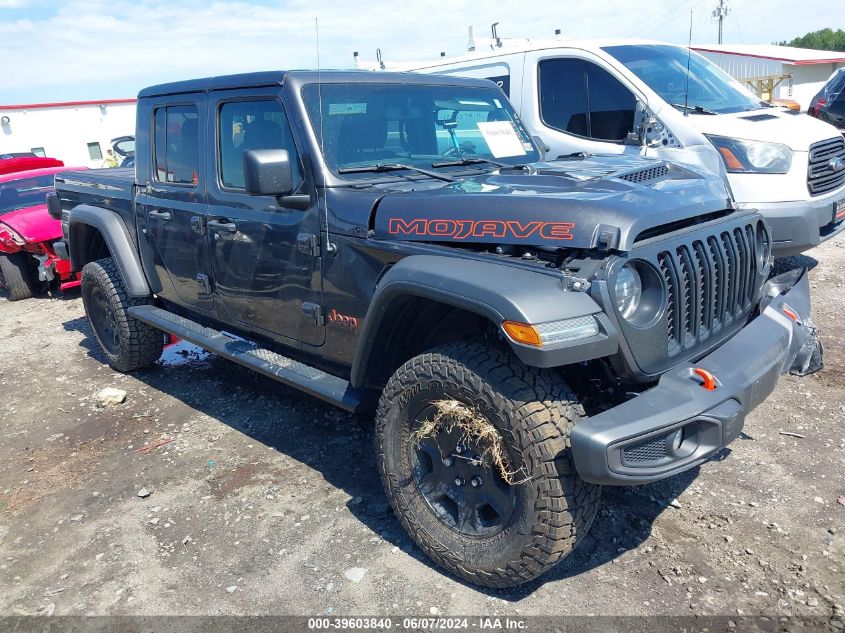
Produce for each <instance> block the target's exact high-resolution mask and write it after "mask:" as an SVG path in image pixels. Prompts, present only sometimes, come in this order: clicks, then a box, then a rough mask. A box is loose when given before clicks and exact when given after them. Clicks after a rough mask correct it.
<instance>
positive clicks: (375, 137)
mask: <svg viewBox="0 0 845 633" xmlns="http://www.w3.org/2000/svg"><path fill="white" fill-rule="evenodd" d="M302 94H303V98H304V99H305V105H306V107H307V109H308V115H309V117H310V118H311V123H312V125H313V126H314V130H315V133H316V135H317V138H318V141H319V142H320V144H321V145H322V148H323V152H324V154H325V159H326V162H327V164H328V166H329V168H330V169H331V170H332V171H333V172H334V173H336V174H337V173H342V174H343V177H344V178H380V179H384V178H386V177H387V178H399V177H404V178H411V177H413V178H419V177H420V176H421V175H422V176H425V174H421V172H419V171H413V170H410V169H407V167H414V168H422V169H429V170H430V169H431V168H432V167H434V168H435V169H437V170H438V171H441V172H450V171H460V170H466V169H475V170H477V169H490V168H494V167H495V165H494V164H488V163H484V162H483V160H473V159H489V160H492V161H495V162H496V163H502V164H506V165H522V164H525V163H532V162H536V161H538V160H539V159H540V156H539V154H538V153H537V150H536V148H535V147H534V144H533V142H532V140H531V136H530V135H529V133H528V130H526V129H525V127H524V126H523V125H522V123H521V122H520V121H519V119H518V118H517V116H516V114H515V113H514V111H513V108H512V107H511V105H510V103H508V101H507V100H506V99H505V98H504V97H503V96H502V93H501V92H500V91H499V90H496V89H495V88H493V87H491V88H489V89H487V88H464V87H458V86H425V85H413V84H412V85H408V84H405V85H397V84H372V83H366V84H352V85H349V84H322V85H321V86H319V89H318V86H317V85H316V84H310V85H308V86H305V88H303V93H302ZM318 94H321V95H322V107H321V105H320V99H318ZM321 117H322V119H321ZM439 163H450V164H449V165H440V164H439ZM374 165H381V166H393V168H394V169H392V170H391V171H394V172H395V173H384V172H383V171H360V172H359V171H358V170H357V169H356V168H359V167H360V168H363V167H367V166H370V167H372V166H374ZM400 165H401V166H407V167H406V168H404V169H407V171H403V170H402V169H395V167H397V166H400Z"/></svg>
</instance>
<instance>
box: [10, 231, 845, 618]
mask: <svg viewBox="0 0 845 633" xmlns="http://www.w3.org/2000/svg"><path fill="white" fill-rule="evenodd" d="M812 255H813V257H814V258H815V260H818V265H817V266H816V267H815V269H814V270H813V272H812V285H813V291H814V293H815V296H814V301H815V319H816V322H817V324H818V325H819V327H820V328H821V330H822V338H823V340H824V343H825V345H826V352H827V355H826V368H825V369H824V371H822V372H821V373H819V374H817V375H815V376H812V377H810V378H806V379H797V378H794V377H786V378H784V379H783V380H782V381H781V383H780V385H779V386H778V389H777V391H776V392H775V394H774V395H773V396H772V397H771V398H770V399H769V400H768V401H767V402H766V403H764V404H763V405H762V406H761V407H760V408H759V409H758V410H757V411H755V412H754V413H753V415H751V417H750V418H749V420H748V422H747V425H746V428H745V435H744V436H743V437H742V439H741V440H739V441H737V442H735V443H734V445H733V446H732V447H731V449H732V450H730V451H729V452H728V453H729V454H727V455H726V456H724V457H723V458H722V459H719V460H718V461H711V462H709V463H707V464H705V465H704V466H702V467H701V468H700V469H696V470H695V471H692V472H689V473H687V474H684V475H682V476H678V477H675V478H673V479H670V480H668V481H665V482H662V483H660V484H655V485H651V486H644V487H640V488H636V489H606V490H605V493H604V497H603V502H602V507H601V510H600V514H599V517H598V518H597V520H596V523H595V525H594V527H593V529H592V532H591V534H590V536H589V537H588V538H587V540H586V541H585V542H584V544H583V545H582V546H581V547H580V548H579V550H577V551H576V552H575V553H574V554H573V555H572V556H570V557H569V559H567V560H566V561H565V562H564V564H563V565H561V566H559V567H558V568H557V569H556V570H554V571H553V572H552V573H551V574H548V575H546V576H545V577H543V578H542V579H541V580H539V581H537V582H535V583H533V584H531V585H528V586H526V587H523V588H520V589H517V590H511V591H501V592H494V591H481V590H478V589H476V588H474V587H472V586H468V585H466V584H463V583H461V582H459V581H456V580H454V579H452V578H451V577H448V576H446V575H444V574H443V573H441V572H440V571H439V570H438V569H436V568H434V567H433V566H432V565H431V564H430V563H429V562H428V561H427V559H425V558H424V557H423V556H422V554H421V553H420V552H419V551H418V550H417V549H416V548H414V547H413V546H412V544H411V542H410V541H409V540H408V538H407V537H406V536H405V535H404V533H403V532H402V530H401V528H400V526H399V524H398V523H397V521H396V520H395V519H394V518H393V516H392V514H391V513H390V511H389V509H388V506H387V503H386V501H385V497H384V495H383V493H382V490H381V487H380V484H379V481H378V478H377V475H376V469H375V466H374V463H373V453H372V450H371V446H372V436H371V430H370V423H369V421H368V420H362V419H357V418H354V417H352V416H349V415H347V414H345V413H342V412H340V411H339V410H336V409H334V408H332V407H330V406H328V405H323V404H321V403H320V402H318V401H316V400H313V399H311V398H309V397H307V396H305V395H301V394H299V393H297V392H294V391H292V390H288V389H286V388H284V387H281V386H278V385H276V384H275V383H272V382H270V381H268V380H264V379H263V378H260V377H257V376H255V375H253V374H251V373H249V372H248V371H247V370H244V369H241V368H239V367H237V366H235V365H232V364H230V363H228V362H226V361H222V360H220V359H217V358H215V357H209V356H207V355H205V354H202V353H197V352H196V351H195V348H185V349H182V350H181V353H180V349H176V350H170V351H169V353H168V355H167V358H166V359H165V360H164V361H163V362H161V363H160V365H161V366H160V367H157V368H155V369H154V370H152V371H148V372H144V373H140V374H136V375H132V376H123V375H119V374H116V373H114V372H112V371H111V370H109V369H108V368H107V367H106V366H105V365H104V364H103V363H102V361H101V358H100V357H99V353H98V351H97V350H96V349H95V348H93V347H92V339H91V338H90V337H89V336H88V333H89V332H88V324H87V321H86V320H85V318H84V316H83V310H82V303H81V301H80V300H79V298H78V295H72V296H70V297H66V298H62V299H47V298H44V299H38V300H30V301H24V302H18V303H11V302H8V301H7V300H6V299H5V297H4V296H0V402H2V403H3V405H2V414H0V417H1V418H2V420H1V421H0V434H2V441H1V442H0V615H10V614H35V613H55V614H57V615H58V614H70V615H83V614H143V615H152V614H298V615H322V614H335V615H338V614H347V615H351V614H365V615H376V614H416V615H426V616H427V615H429V614H439V613H442V614H445V615H457V614H501V615H514V616H527V615H533V614H542V615H550V614H616V615H649V614H678V615H689V614H708V615H713V614H720V615H731V616H733V615H736V614H740V615H742V614H769V615H790V614H798V615H805V616H817V617H822V618H825V619H829V618H832V622H833V623H834V626H837V625H838V626H840V627H841V621H842V620H845V617H843V608H845V607H843V605H845V505H843V504H845V476H843V473H845V425H843V420H845V346H843V344H842V343H841V341H840V339H841V338H842V335H843V331H845V325H843V322H842V315H843V314H845V284H843V274H842V270H843V269H845V239H839V240H838V241H835V242H833V243H828V244H826V245H825V246H823V247H821V248H818V249H816V250H815V251H814V252H813V253H812ZM815 260H813V259H808V258H798V259H797V260H793V261H792V262H790V263H791V264H802V263H803V264H811V265H815V264H816V261H815ZM781 267H783V264H781ZM105 387H117V388H120V389H123V390H125V391H126V392H127V394H128V396H127V399H126V402H125V403H123V404H120V405H116V406H110V407H99V406H97V404H96V397H95V396H96V394H98V392H100V390H101V389H103V388H105ZM781 432H790V433H795V434H798V435H799V436H800V437H796V436H792V435H784V434H781ZM165 440H172V441H170V442H169V443H166V444H163V445H162V446H159V447H157V448H149V449H148V450H146V451H145V450H139V449H143V448H144V447H150V446H151V445H153V444H155V443H157V442H159V441H165ZM144 488H146V491H147V492H149V493H150V494H149V496H147V497H146V498H141V497H139V495H138V493H139V491H141V490H142V489H144ZM837 499H838V500H837ZM362 570H365V571H362ZM362 573H363V577H361V574H362ZM350 578H354V579H355V580H357V582H355V580H352V579H350Z"/></svg>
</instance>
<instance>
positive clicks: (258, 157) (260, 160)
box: [244, 149, 293, 196]
mask: <svg viewBox="0 0 845 633" xmlns="http://www.w3.org/2000/svg"><path fill="white" fill-rule="evenodd" d="M244 188H245V189H246V192H247V193H248V194H249V195H251V196H287V195H289V194H290V193H291V192H292V191H293V175H292V173H291V166H290V155H289V154H288V151H287V150H286V149H253V150H249V151H246V152H244Z"/></svg>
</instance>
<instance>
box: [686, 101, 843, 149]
mask: <svg viewBox="0 0 845 633" xmlns="http://www.w3.org/2000/svg"><path fill="white" fill-rule="evenodd" d="M687 119H688V120H689V121H690V123H692V125H694V126H695V127H696V129H698V130H699V131H701V132H703V133H704V134H714V135H718V136H727V137H730V138H738V139H746V140H752V141H768V142H770V143H783V144H784V145H788V146H789V147H790V148H791V149H792V150H793V151H795V152H807V151H809V150H810V145H812V144H813V143H817V142H819V141H826V140H828V139H831V138H836V137H838V136H840V135H841V133H840V132H839V130H837V129H836V128H835V127H833V126H832V125H830V124H828V123H825V122H824V121H819V120H818V119H814V118H813V117H811V116H809V115H806V114H797V113H794V112H793V113H790V112H788V111H786V110H783V109H781V108H763V109H761V110H753V111H751V112H735V113H732V114H718V115H706V114H691V115H689V116H688V117H687Z"/></svg>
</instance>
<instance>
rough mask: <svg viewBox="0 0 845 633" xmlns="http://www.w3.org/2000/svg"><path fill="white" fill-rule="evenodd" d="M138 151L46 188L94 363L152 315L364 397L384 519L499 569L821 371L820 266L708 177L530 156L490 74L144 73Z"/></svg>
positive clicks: (499, 580) (520, 573) (537, 562)
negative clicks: (615, 490)
mask: <svg viewBox="0 0 845 633" xmlns="http://www.w3.org/2000/svg"><path fill="white" fill-rule="evenodd" d="M136 137H137V148H136V163H135V169H134V171H131V170H121V169H111V170H108V171H100V170H94V171H88V172H77V173H70V174H62V175H61V176H60V177H59V178H57V182H56V185H57V186H56V189H57V194H55V195H54V196H52V197H51V198H50V199H49V206H50V210H51V213H53V214H54V217H61V218H62V219H63V226H64V233H65V241H64V242H62V243H61V244H60V245H59V250H61V251H62V252H65V253H66V254H67V255H68V256H69V258H70V260H71V262H72V267H73V269H74V270H77V271H81V272H82V297H83V301H84V305H85V310H86V312H87V314H88V316H89V319H90V323H91V326H92V330H93V333H94V335H95V336H96V338H97V340H98V341H99V343H100V345H101V346H102V349H103V352H104V353H105V355H106V356H107V358H108V362H109V364H110V365H111V366H112V367H113V368H114V369H116V370H117V371H121V372H128V371H133V370H138V369H142V368H146V367H150V366H151V365H153V363H155V362H156V360H157V359H158V358H159V355H160V354H161V352H162V345H163V343H164V341H165V338H166V335H165V334H164V333H170V334H173V335H176V336H178V337H181V338H183V339H186V340H188V341H191V342H193V343H195V344H197V345H199V346H201V347H203V348H205V349H207V350H210V351H211V352H213V353H215V354H219V355H220V356H223V357H225V358H228V359H230V360H232V361H234V362H236V363H239V364H241V365H244V366H246V367H248V368H251V369H253V370H255V371H258V372H261V373H262V374H265V375H267V376H270V377H272V378H274V379H276V380H278V381H280V382H282V383H284V384H286V385H290V386H293V387H296V388H298V389H301V390H303V391H305V392H308V393H310V394H313V395H314V396H317V397H319V398H322V399H323V400H326V401H328V402H330V403H333V404H335V405H337V406H339V407H342V408H344V409H346V410H348V411H353V412H368V411H371V410H375V437H376V451H377V455H378V457H377V459H378V466H379V469H380V472H381V477H382V481H383V483H384V487H385V490H386V492H387V496H388V498H389V500H390V502H391V504H392V507H393V510H394V512H395V514H396V516H397V517H398V518H399V520H400V521H401V523H402V525H403V526H404V528H405V529H406V530H407V532H408V534H409V535H410V536H411V538H412V539H413V540H414V541H415V542H416V543H417V544H418V545H419V547H421V548H422V549H423V550H424V551H425V552H426V553H427V554H428V555H429V556H430V557H431V558H433V559H434V560H435V561H436V562H437V563H439V564H440V565H442V566H443V567H445V568H446V569H448V570H449V571H451V572H452V573H454V574H456V575H458V576H460V577H462V578H464V579H467V580H469V581H471V582H474V583H478V584H481V585H487V586H497V587H501V586H510V585H515V584H519V583H522V582H525V581H527V580H530V579H532V578H534V577H536V576H538V575H539V574H541V573H543V572H544V571H545V570H547V569H549V567H551V566H552V565H554V564H555V563H557V562H558V561H560V560H561V559H562V558H563V557H564V556H566V555H567V554H568V553H569V552H570V551H571V550H572V548H573V547H574V546H575V545H576V544H577V543H578V541H579V540H580V539H582V538H583V536H584V534H585V533H586V531H587V529H588V528H589V526H590V524H591V522H592V521H593V518H594V517H595V514H596V509H597V507H598V503H599V492H600V487H601V486H602V485H632V484H642V483H646V482H652V481H655V480H658V479H661V478H665V477H669V476H671V475H674V474H676V473H679V472H681V471H684V470H687V469H689V468H692V467H695V466H697V465H699V464H701V463H702V462H704V461H706V460H707V459H709V458H710V457H711V456H713V455H715V454H716V453H718V452H719V451H721V450H722V449H723V448H724V447H725V446H726V445H727V444H729V443H730V442H731V441H732V440H734V439H735V438H736V437H737V436H738V435H739V434H740V431H741V429H742V426H743V422H744V420H745V417H746V415H747V414H748V412H749V411H751V410H752V409H753V408H754V407H755V406H757V405H758V404H759V403H760V402H761V401H762V400H764V399H765V398H766V397H767V396H768V395H769V394H770V393H771V392H772V390H773V389H774V388H775V384H776V383H777V381H778V377H779V376H780V375H781V374H782V373H785V372H787V371H790V370H793V371H796V372H801V373H806V372H809V371H812V370H813V369H816V368H817V367H818V366H819V365H820V361H821V350H820V348H819V347H818V345H817V343H816V337H815V332H814V330H813V328H812V324H811V323H810V321H809V316H810V298H809V285H808V281H807V276H806V274H805V272H804V271H795V272H792V273H788V274H786V275H783V276H779V277H776V278H773V279H770V280H768V281H767V278H768V277H769V272H770V265H771V261H772V256H771V239H770V235H769V231H768V229H767V227H766V225H765V223H764V221H763V219H762V218H761V216H760V215H758V214H756V213H751V212H746V211H738V210H737V209H735V208H734V207H733V205H732V203H731V201H730V196H729V194H728V192H727V191H726V190H725V188H724V185H723V184H722V183H721V181H720V180H719V179H718V178H716V177H714V176H709V175H705V174H701V173H696V172H694V171H691V170H689V169H687V168H684V167H680V166H678V165H674V164H668V163H666V162H662V161H652V160H647V159H644V158H639V157H637V158H625V157H599V156H585V155H582V154H578V155H572V156H568V157H563V158H562V159H559V160H556V161H553V162H543V161H542V157H541V155H540V154H539V153H538V152H539V150H538V148H537V145H536V144H535V143H534V141H533V140H532V138H531V136H530V135H529V134H528V132H527V131H526V128H525V127H524V126H523V124H522V123H521V122H520V120H519V118H518V117H517V116H516V114H515V113H514V111H513V109H512V107H511V106H510V104H509V103H508V101H507V99H506V98H505V95H504V94H503V93H502V92H501V90H499V89H498V88H497V87H496V86H495V85H494V84H492V83H490V82H488V81H483V80H472V79H457V78H449V77H438V76H415V75H405V74H387V73H384V74H382V73H366V72H335V71H333V72H322V73H318V72H307V71H295V72H281V71H279V72H262V73H255V74H245V75H236V76H226V77H214V78H208V79H198V80H191V81H184V82H179V83H171V84H166V85H161V86H154V87H151V88H147V89H145V90H143V91H142V92H141V93H140V95H139V99H138V123H137V133H136Z"/></svg>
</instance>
